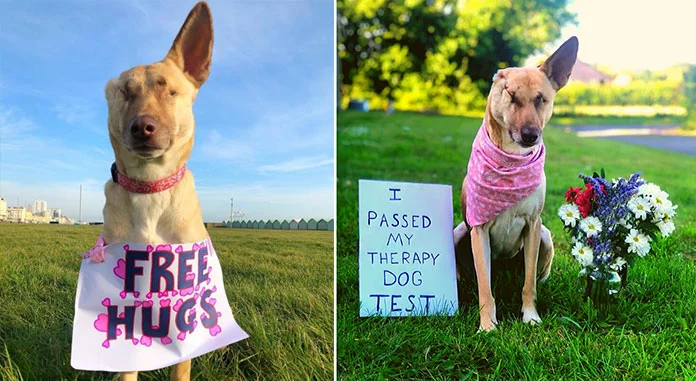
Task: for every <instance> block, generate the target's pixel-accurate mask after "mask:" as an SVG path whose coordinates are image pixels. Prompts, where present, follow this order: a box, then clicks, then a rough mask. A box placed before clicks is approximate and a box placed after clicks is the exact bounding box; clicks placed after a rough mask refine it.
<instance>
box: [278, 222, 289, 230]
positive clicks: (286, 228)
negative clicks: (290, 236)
mask: <svg viewBox="0 0 696 381" xmlns="http://www.w3.org/2000/svg"><path fill="white" fill-rule="evenodd" d="M280 228H281V229H283V230H290V223H289V222H288V220H283V222H282V223H281V224H280Z"/></svg>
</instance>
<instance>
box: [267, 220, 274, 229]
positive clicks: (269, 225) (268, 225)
mask: <svg viewBox="0 0 696 381" xmlns="http://www.w3.org/2000/svg"><path fill="white" fill-rule="evenodd" d="M266 229H273V221H271V220H268V221H266Z"/></svg>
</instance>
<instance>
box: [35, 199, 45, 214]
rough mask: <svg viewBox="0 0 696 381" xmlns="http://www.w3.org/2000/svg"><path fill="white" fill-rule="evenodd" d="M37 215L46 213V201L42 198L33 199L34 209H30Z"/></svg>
mask: <svg viewBox="0 0 696 381" xmlns="http://www.w3.org/2000/svg"><path fill="white" fill-rule="evenodd" d="M32 213H34V214H35V215H37V216H43V215H44V214H46V213H48V203H47V202H46V201H43V200H36V201H34V210H33V211H32Z"/></svg>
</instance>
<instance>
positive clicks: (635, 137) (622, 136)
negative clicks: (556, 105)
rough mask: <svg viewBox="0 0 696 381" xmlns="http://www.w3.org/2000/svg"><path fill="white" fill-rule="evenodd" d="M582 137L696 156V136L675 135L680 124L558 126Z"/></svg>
mask: <svg viewBox="0 0 696 381" xmlns="http://www.w3.org/2000/svg"><path fill="white" fill-rule="evenodd" d="M558 127H559V128H563V129H569V130H571V131H573V132H575V133H577V134H578V136H582V137H596V138H602V139H610V140H618V141H622V142H626V143H632V144H639V145H643V146H648V147H653V148H659V149H664V150H668V151H673V152H679V153H685V154H687V155H692V156H696V136H680V135H674V132H675V130H676V128H677V127H678V126H640V125H574V126H558Z"/></svg>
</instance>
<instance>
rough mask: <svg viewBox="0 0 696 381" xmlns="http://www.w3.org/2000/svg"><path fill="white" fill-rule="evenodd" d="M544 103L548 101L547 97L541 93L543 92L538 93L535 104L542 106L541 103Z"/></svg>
mask: <svg viewBox="0 0 696 381" xmlns="http://www.w3.org/2000/svg"><path fill="white" fill-rule="evenodd" d="M544 103H546V98H544V96H543V95H541V93H539V94H537V96H536V98H534V104H535V105H536V106H537V107H539V106H541V105H542V104H544Z"/></svg>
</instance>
